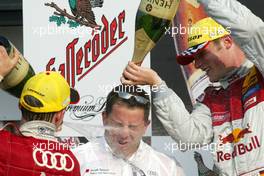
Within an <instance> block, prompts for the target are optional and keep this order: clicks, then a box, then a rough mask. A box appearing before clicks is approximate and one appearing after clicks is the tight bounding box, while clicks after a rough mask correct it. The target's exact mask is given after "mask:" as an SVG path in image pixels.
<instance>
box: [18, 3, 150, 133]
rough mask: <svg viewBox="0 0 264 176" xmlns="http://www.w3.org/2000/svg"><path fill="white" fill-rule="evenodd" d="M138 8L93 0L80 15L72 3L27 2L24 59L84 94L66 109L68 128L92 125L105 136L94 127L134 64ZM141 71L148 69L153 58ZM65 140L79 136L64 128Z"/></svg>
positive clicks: (25, 7)
mask: <svg viewBox="0 0 264 176" xmlns="http://www.w3.org/2000/svg"><path fill="white" fill-rule="evenodd" d="M139 2H140V1H139V0H133V1H129V0H123V1H118V2H117V1H108V0H91V1H90V5H89V6H88V5H87V6H85V5H86V4H84V5H83V6H84V7H85V8H83V9H81V10H82V12H79V11H77V10H76V7H75V6H76V1H74V0H73V1H68V0H65V1H61V0H41V1H36V0H26V1H23V18H24V19H23V23H24V29H23V31H24V55H25V57H26V58H27V59H28V61H29V62H30V64H31V65H32V67H33V68H34V70H35V71H36V72H37V73H38V72H40V71H43V70H53V71H59V72H60V73H61V74H62V75H63V76H64V77H65V79H66V80H67V81H68V82H69V84H70V85H71V86H72V87H74V88H75V89H77V90H78V91H79V93H80V96H81V100H80V102H79V103H78V104H76V105H70V106H68V108H67V109H66V114H65V117H66V118H65V124H68V125H69V124H74V125H77V127H78V124H79V125H85V124H89V125H90V126H91V127H94V129H92V130H91V129H90V130H89V131H90V132H93V133H95V135H101V134H100V133H98V131H97V128H96V127H100V126H101V125H102V122H101V112H102V111H103V108H104V105H105V99H106V95H107V93H108V92H109V91H111V89H112V88H113V87H114V86H116V85H118V84H120V81H119V79H120V77H121V74H122V72H123V69H124V68H125V66H126V64H127V62H128V61H129V60H131V58H132V54H133V47H134V32H135V27H134V26H135V25H134V24H135V15H136V12H137V8H138V5H139ZM79 14H82V16H80V15H79ZM143 65H144V66H149V55H148V56H147V57H146V59H145V60H144V63H143ZM47 84H48V83H47ZM77 129H78V128H77ZM98 129H99V128H98ZM99 131H100V132H101V133H102V132H103V130H99ZM79 132H80V131H79ZM61 135H63V136H74V135H76V136H79V135H80V134H79V133H78V132H76V131H74V130H71V129H70V128H69V126H66V125H65V126H64V127H63V131H62V133H61ZM90 135H93V134H90Z"/></svg>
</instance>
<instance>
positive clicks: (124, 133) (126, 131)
mask: <svg viewBox="0 0 264 176" xmlns="http://www.w3.org/2000/svg"><path fill="white" fill-rule="evenodd" d="M119 134H120V136H122V137H123V138H126V137H128V136H129V134H130V129H129V128H128V127H122V128H120V131H119Z"/></svg>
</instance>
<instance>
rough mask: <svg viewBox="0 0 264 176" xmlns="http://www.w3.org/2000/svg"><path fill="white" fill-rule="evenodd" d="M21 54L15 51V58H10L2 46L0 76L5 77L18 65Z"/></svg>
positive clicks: (0, 49)
mask: <svg viewBox="0 0 264 176" xmlns="http://www.w3.org/2000/svg"><path fill="white" fill-rule="evenodd" d="M18 59H19V52H18V51H17V50H16V49H15V50H14V57H13V58H10V57H9V56H8V54H7V52H6V49H5V48H4V47H3V46H0V76H2V77H5V76H6V75H7V74H8V73H9V72H10V71H11V70H12V68H13V67H14V66H15V65H16V64H17V61H18Z"/></svg>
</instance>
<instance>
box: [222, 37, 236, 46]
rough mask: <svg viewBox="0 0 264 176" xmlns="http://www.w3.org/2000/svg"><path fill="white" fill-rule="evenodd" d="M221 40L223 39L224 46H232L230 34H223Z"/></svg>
mask: <svg viewBox="0 0 264 176" xmlns="http://www.w3.org/2000/svg"><path fill="white" fill-rule="evenodd" d="M222 41H223V44H224V47H225V48H226V49H230V48H231V47H232V46H233V43H234V41H233V39H232V37H231V36H230V35H227V36H224V37H223V38H222Z"/></svg>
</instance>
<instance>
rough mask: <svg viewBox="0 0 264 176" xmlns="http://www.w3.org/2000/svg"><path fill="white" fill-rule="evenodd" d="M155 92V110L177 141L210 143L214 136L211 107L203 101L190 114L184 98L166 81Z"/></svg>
mask: <svg viewBox="0 0 264 176" xmlns="http://www.w3.org/2000/svg"><path fill="white" fill-rule="evenodd" d="M160 87H161V88H160V89H159V90H158V91H156V92H153V94H152V95H153V105H154V111H155V113H156V115H157V117H158V118H159V120H160V121H161V123H162V124H163V126H164V127H165V129H166V130H167V132H168V133H169V134H170V136H171V137H172V138H173V139H174V140H175V141H176V142H178V143H179V142H189V143H199V144H209V143H211V141H212V138H213V130H212V120H211V113H210V110H209V108H208V107H207V106H206V105H204V104H201V103H198V104H196V105H195V107H194V110H193V112H192V113H191V114H190V113H189V112H188V111H187V110H186V108H185V106H184V103H183V102H182V100H181V99H180V98H179V97H178V96H177V95H176V94H175V93H174V92H173V91H172V90H171V89H169V88H168V87H167V86H166V84H165V83H163V85H161V86H160Z"/></svg>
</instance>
